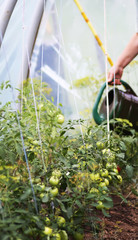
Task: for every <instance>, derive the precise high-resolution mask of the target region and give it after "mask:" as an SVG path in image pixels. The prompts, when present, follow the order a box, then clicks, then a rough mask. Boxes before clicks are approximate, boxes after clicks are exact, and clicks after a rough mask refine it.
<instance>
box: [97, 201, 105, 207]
mask: <svg viewBox="0 0 138 240" xmlns="http://www.w3.org/2000/svg"><path fill="white" fill-rule="evenodd" d="M96 208H97V209H103V208H104V205H103V203H102V201H98V205H97V206H96Z"/></svg>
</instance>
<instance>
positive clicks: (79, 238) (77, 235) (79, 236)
mask: <svg viewBox="0 0 138 240" xmlns="http://www.w3.org/2000/svg"><path fill="white" fill-rule="evenodd" d="M73 237H74V240H83V238H84V236H83V234H82V233H79V232H75V233H74V234H73Z"/></svg>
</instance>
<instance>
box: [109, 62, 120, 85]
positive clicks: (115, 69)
mask: <svg viewBox="0 0 138 240" xmlns="http://www.w3.org/2000/svg"><path fill="white" fill-rule="evenodd" d="M122 74H123V68H122V67H120V66H117V65H116V66H113V67H112V68H111V69H110V71H109V72H108V82H109V84H114V82H113V80H114V77H115V84H116V85H120V84H121V82H120V79H121V77H122Z"/></svg>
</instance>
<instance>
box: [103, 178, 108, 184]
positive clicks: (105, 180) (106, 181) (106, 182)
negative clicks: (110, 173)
mask: <svg viewBox="0 0 138 240" xmlns="http://www.w3.org/2000/svg"><path fill="white" fill-rule="evenodd" d="M104 182H105V184H106V186H108V185H109V181H108V179H107V178H105V179H104Z"/></svg>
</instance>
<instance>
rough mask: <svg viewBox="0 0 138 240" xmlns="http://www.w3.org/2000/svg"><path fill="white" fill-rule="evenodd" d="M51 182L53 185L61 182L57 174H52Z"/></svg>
mask: <svg viewBox="0 0 138 240" xmlns="http://www.w3.org/2000/svg"><path fill="white" fill-rule="evenodd" d="M49 183H50V184H51V185H52V186H57V185H58V184H59V179H58V178H57V177H55V176H52V177H51V178H50V180H49Z"/></svg>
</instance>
